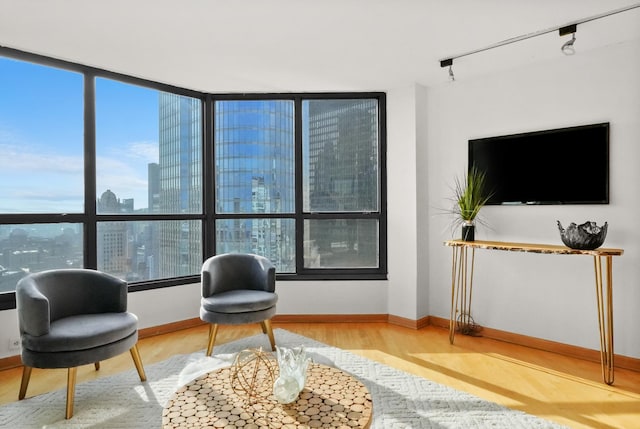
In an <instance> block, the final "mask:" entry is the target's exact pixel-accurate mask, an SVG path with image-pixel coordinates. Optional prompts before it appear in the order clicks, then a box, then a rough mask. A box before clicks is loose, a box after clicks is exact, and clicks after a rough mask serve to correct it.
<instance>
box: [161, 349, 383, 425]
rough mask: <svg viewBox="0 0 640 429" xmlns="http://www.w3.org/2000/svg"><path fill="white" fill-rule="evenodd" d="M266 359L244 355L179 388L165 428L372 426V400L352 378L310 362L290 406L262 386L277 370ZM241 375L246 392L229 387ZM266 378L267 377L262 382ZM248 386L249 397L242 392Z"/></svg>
mask: <svg viewBox="0 0 640 429" xmlns="http://www.w3.org/2000/svg"><path fill="white" fill-rule="evenodd" d="M251 353H254V355H253V356H252V355H251ZM262 355H264V356H261V353H256V351H255V350H254V351H250V352H247V353H243V354H242V355H241V356H239V358H238V359H237V360H236V364H234V365H232V366H230V367H225V368H220V369H217V370H214V371H212V372H210V373H208V374H205V375H202V376H200V377H198V378H196V379H195V380H193V381H191V382H189V383H187V384H186V385H185V386H183V387H181V388H179V389H178V390H177V391H176V393H175V394H174V395H173V396H172V397H171V399H170V400H169V401H168V402H167V404H166V406H165V407H164V409H163V412H162V428H163V429H177V428H188V427H191V428H243V429H258V428H296V429H308V428H340V427H348V428H364V429H366V428H368V427H369V426H370V424H371V419H372V414H373V405H372V401H371V395H370V394H369V391H368V390H367V388H366V387H365V386H364V385H363V384H362V382H360V381H359V380H357V379H356V378H355V377H353V376H352V375H350V374H348V373H346V372H344V371H341V370H339V369H337V368H333V367H329V366H326V365H320V364H316V363H310V364H309V367H308V370H307V378H306V383H305V387H304V388H303V389H302V391H301V392H300V394H299V395H298V397H297V398H296V399H295V400H294V401H293V402H291V403H289V404H281V403H279V402H278V401H277V400H276V399H275V397H274V396H273V392H272V390H273V383H268V382H267V381H264V383H259V382H258V381H259V380H267V379H268V376H267V373H268V372H269V370H268V369H266V367H267V366H268V365H269V364H271V365H272V366H271V367H270V368H271V369H272V370H274V372H273V375H274V376H275V375H276V373H277V371H278V368H277V366H274V365H273V363H274V362H273V360H272V359H270V358H268V356H269V354H268V353H262ZM263 358H264V360H263ZM254 371H256V372H255V373H256V376H257V377H256V378H255V380H256V383H252V382H251V381H252V380H254V379H253V378H251V377H250V375H251V374H252V373H253V372H254ZM265 371H266V372H265ZM234 374H235V375H234ZM240 374H241V375H240ZM238 375H240V377H241V379H242V380H243V381H242V385H243V386H245V387H244V388H239V387H238V386H235V387H233V386H231V380H237V379H238V378H236V377H237V376H238ZM263 375H264V376H265V378H261V377H263ZM247 376H249V377H247ZM247 381H249V382H248V383H247ZM247 386H248V387H250V388H249V389H248V390H249V392H247V390H244V389H246V387H247ZM267 392H268V394H267ZM247 398H249V400H247ZM250 402H252V403H250Z"/></svg>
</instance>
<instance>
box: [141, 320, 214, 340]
mask: <svg viewBox="0 0 640 429" xmlns="http://www.w3.org/2000/svg"><path fill="white" fill-rule="evenodd" d="M205 324H206V322H203V321H202V320H200V318H199V317H195V318H193V319H187V320H180V321H178V322H171V323H165V324H164V325H158V326H152V327H150V328H143V329H139V330H138V338H147V337H155V336H156V335H162V334H169V333H171V332H176V331H181V330H183V329H189V328H195V327H196V326H200V325H205Z"/></svg>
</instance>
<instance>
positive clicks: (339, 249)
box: [0, 48, 386, 309]
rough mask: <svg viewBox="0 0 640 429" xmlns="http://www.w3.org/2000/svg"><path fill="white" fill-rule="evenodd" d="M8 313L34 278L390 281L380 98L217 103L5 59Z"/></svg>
mask: <svg viewBox="0 0 640 429" xmlns="http://www.w3.org/2000/svg"><path fill="white" fill-rule="evenodd" d="M0 94H2V97H0V150H2V155H3V156H2V157H0V167H1V168H0V275H1V277H0V309H2V308H11V307H12V306H15V295H14V294H13V291H14V290H15V285H16V283H17V281H18V280H19V279H20V278H22V277H23V276H25V275H26V274H27V273H29V272H37V271H42V270H45V269H52V268H63V267H87V268H95V269H99V270H102V271H105V272H108V273H111V274H114V275H116V276H118V277H121V278H123V279H125V280H127V281H129V282H130V290H143V289H148V288H156V287H163V286H171V285H176V284H183V283H187V282H194V281H198V280H199V272H200V267H201V265H202V262H203V260H204V259H206V258H207V257H208V256H210V255H213V254H220V253H227V252H250V253H257V254H260V255H264V256H266V257H267V258H269V259H270V260H271V261H273V262H274V264H275V265H276V267H277V273H278V279H279V280H285V279H301V280H304V279H365V278H376V279H379V278H385V276H386V222H385V189H384V182H385V180H384V145H385V141H384V135H385V131H384V130H385V128H384V126H385V125H384V117H385V114H384V112H385V104H384V102H385V98H384V94H382V93H367V94H360V93H351V94H273V95H272V96H270V95H268V94H259V95H258V94H257V95H253V96H252V95H246V94H243V95H241V96H240V95H214V94H203V93H199V92H196V91H191V90H187V89H180V88H175V87H170V86H167V85H163V84H160V83H155V82H150V81H144V80H140V79H136V78H132V77H129V76H124V75H120V74H116V73H112V72H108V71H104V70H98V69H93V68H90V67H86V66H82V65H77V64H73V63H68V62H63V61H59V60H54V59H50V58H46V57H41V56H36V55H32V54H27V53H23V52H17V51H13V50H10V49H6V48H0Z"/></svg>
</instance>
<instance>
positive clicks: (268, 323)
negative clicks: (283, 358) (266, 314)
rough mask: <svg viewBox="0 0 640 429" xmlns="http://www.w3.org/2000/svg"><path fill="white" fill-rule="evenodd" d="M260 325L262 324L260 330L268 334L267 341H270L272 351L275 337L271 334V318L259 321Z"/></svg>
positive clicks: (274, 346)
mask: <svg viewBox="0 0 640 429" xmlns="http://www.w3.org/2000/svg"><path fill="white" fill-rule="evenodd" d="M260 325H262V332H264V333H265V334H267V335H268V336H269V342H270V343H271V350H272V351H274V352H275V351H276V339H275V337H274V336H273V329H272V327H271V320H265V321H263V322H260Z"/></svg>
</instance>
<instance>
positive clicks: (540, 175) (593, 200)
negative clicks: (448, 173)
mask: <svg viewBox="0 0 640 429" xmlns="http://www.w3.org/2000/svg"><path fill="white" fill-rule="evenodd" d="M474 165H475V166H476V167H477V168H478V169H480V170H482V171H484V172H485V175H486V180H487V189H488V190H489V191H491V192H492V195H491V198H490V200H489V202H488V204H492V205H497V204H608V203H609V123H608V122H607V123H600V124H591V125H583V126H577V127H569V128H559V129H553V130H545V131H535V132H527V133H522V134H513V135H506V136H499V137H488V138H479V139H472V140H469V168H471V167H472V166H474Z"/></svg>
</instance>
